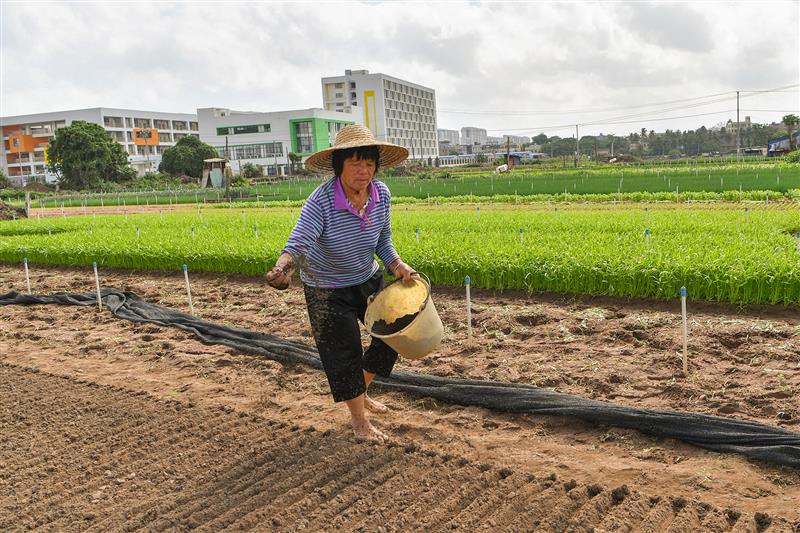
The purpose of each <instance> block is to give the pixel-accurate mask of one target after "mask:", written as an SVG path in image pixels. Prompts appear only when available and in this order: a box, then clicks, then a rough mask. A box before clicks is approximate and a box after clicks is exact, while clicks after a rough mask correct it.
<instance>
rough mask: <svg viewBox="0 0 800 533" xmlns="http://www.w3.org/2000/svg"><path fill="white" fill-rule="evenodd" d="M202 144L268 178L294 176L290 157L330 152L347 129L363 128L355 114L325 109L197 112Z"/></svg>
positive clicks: (235, 165)
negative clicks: (253, 166)
mask: <svg viewBox="0 0 800 533" xmlns="http://www.w3.org/2000/svg"><path fill="white" fill-rule="evenodd" d="M197 118H198V121H199V123H200V140H202V141H203V142H205V143H207V144H210V145H211V146H213V147H214V148H216V149H217V151H218V152H219V155H220V157H224V158H227V159H229V160H230V161H231V166H232V170H233V171H234V172H238V171H239V170H240V169H241V165H243V164H245V163H253V164H256V165H262V166H263V167H264V171H265V173H266V174H267V175H268V176H276V175H277V176H282V175H285V174H287V173H288V170H289V169H288V165H289V163H290V161H289V153H294V154H296V155H297V156H298V157H300V159H301V160H303V159H305V158H306V157H307V156H309V155H311V154H313V153H314V152H317V151H319V150H322V149H324V148H328V147H329V146H331V145H332V144H333V141H334V140H335V139H336V133H337V132H338V131H339V130H340V129H341V128H342V126H344V125H346V124H355V123H360V120H359V117H357V116H354V114H353V113H350V112H344V111H342V112H336V111H326V110H324V109H298V110H292V111H274V112H265V113H260V112H254V111H234V110H231V109H225V108H218V107H208V108H202V109H198V110H197Z"/></svg>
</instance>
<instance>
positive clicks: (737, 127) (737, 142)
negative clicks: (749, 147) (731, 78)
mask: <svg viewBox="0 0 800 533" xmlns="http://www.w3.org/2000/svg"><path fill="white" fill-rule="evenodd" d="M739 146H740V141H739V91H736V159H737V160H739V154H740V148H739Z"/></svg>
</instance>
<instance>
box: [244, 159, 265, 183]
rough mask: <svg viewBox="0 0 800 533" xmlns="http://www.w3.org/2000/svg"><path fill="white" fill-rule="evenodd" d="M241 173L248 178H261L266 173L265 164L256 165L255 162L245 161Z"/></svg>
mask: <svg viewBox="0 0 800 533" xmlns="http://www.w3.org/2000/svg"><path fill="white" fill-rule="evenodd" d="M239 174H240V175H241V176H242V177H243V178H245V179H248V180H252V179H255V178H260V177H262V176H263V175H264V165H256V164H254V163H245V164H244V165H242V170H241V171H240V172H239Z"/></svg>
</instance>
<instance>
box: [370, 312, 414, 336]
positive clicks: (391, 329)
mask: <svg viewBox="0 0 800 533" xmlns="http://www.w3.org/2000/svg"><path fill="white" fill-rule="evenodd" d="M418 314H419V313H412V314H410V315H405V316H401V317H400V318H398V319H397V320H395V321H394V322H392V323H390V324H387V323H386V321H385V320H384V319H382V318H379V319H378V320H376V321H375V322H374V323H373V324H372V331H373V332H374V333H377V334H378V335H392V334H394V333H397V332H398V331H401V330H402V329H403V328H405V327H406V326H408V325H409V324H411V323H412V322H413V321H414V319H415V318H417V315H418Z"/></svg>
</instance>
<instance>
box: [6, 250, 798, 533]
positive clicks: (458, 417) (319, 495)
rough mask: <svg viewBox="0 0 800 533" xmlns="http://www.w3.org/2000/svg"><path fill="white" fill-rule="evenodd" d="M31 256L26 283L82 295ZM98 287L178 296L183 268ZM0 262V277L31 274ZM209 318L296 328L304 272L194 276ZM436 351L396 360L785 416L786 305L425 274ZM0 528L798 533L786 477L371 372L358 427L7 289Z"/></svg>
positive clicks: (791, 359) (176, 349) (168, 298)
mask: <svg viewBox="0 0 800 533" xmlns="http://www.w3.org/2000/svg"><path fill="white" fill-rule="evenodd" d="M91 275H92V274H91V268H87V269H85V270H76V269H56V268H37V267H36V266H35V265H31V284H32V288H33V291H34V292H36V293H50V292H89V291H93V283H94V282H93V279H92V277H91ZM101 282H102V284H103V286H107V287H115V288H118V289H123V290H130V291H133V292H136V293H137V294H139V295H141V296H142V297H144V298H146V299H147V300H149V301H153V302H156V303H159V304H161V305H166V306H169V307H175V308H179V309H184V310H188V303H187V302H186V299H185V293H184V292H183V291H184V289H183V278H182V273H180V272H176V273H174V274H172V273H170V274H154V273H142V272H130V271H102V270H101ZM24 288H25V282H24V278H23V275H22V270H21V268H18V267H17V266H14V265H0V292H7V291H9V290H17V291H20V292H22V291H24ZM192 294H193V297H194V305H195V309H196V311H197V314H198V315H199V316H201V317H202V318H204V319H207V320H213V321H217V322H222V323H227V324H231V325H236V326H239V327H244V328H249V329H253V330H258V331H265V332H269V333H273V334H278V335H282V336H284V337H286V338H290V339H294V340H299V341H302V342H305V343H308V344H311V343H312V340H311V338H310V332H309V328H308V324H307V318H306V316H305V306H304V302H303V297H302V292H301V291H300V289H299V288H298V287H293V288H292V289H290V290H289V291H285V292H275V291H273V290H271V289H269V288H268V287H267V286H266V285H265V284H264V283H263V282H262V281H261V280H259V279H255V278H244V277H233V276H216V275H195V276H194V277H193V278H192ZM434 299H435V302H436V305H437V308H438V309H439V312H440V315H441V316H442V318H443V320H444V322H445V329H446V336H445V341H444V344H443V346H442V348H441V349H440V350H439V351H438V352H437V353H435V354H434V355H432V356H430V357H428V358H425V359H423V360H421V361H417V362H402V363H401V364H400V366H401V367H404V368H410V369H413V370H415V371H418V372H427V373H434V374H439V375H452V376H462V377H469V378H475V379H495V380H502V381H512V382H520V383H531V384H536V385H539V386H542V387H547V388H551V389H554V390H558V391H561V392H568V393H572V394H578V395H581V396H585V397H591V398H596V399H601V400H608V401H612V402H617V403H620V404H626V405H632V406H637V407H657V408H669V409H676V410H686V411H692V412H702V413H710V414H718V415H723V416H734V417H738V418H744V419H750V420H757V421H759V422H763V423H766V424H770V425H775V426H781V427H785V428H787V429H792V430H795V431H800V397H799V396H798V395H797V390H798V385H799V384H800V375H798V366H800V311H798V310H797V309H786V308H772V307H758V308H749V309H737V308H733V307H731V306H724V305H713V304H702V305H701V304H698V303H693V302H690V303H689V314H690V344H689V346H690V374H689V376H688V377H683V376H682V375H681V373H680V367H681V361H680V356H679V350H680V315H679V311H680V305H679V303H678V302H671V303H660V302H630V301H625V300H620V299H606V298H581V299H564V298H562V297H558V296H554V295H532V296H528V295H525V294H519V293H512V292H505V293H491V292H485V291H479V290H473V303H474V315H473V332H474V339H473V341H472V342H471V343H470V342H468V341H467V339H466V327H465V323H464V320H465V316H464V315H465V313H464V308H463V297H462V294H461V291H455V290H445V289H435V290H434ZM0 376H2V377H0V443H2V445H0V531H7V530H11V531H14V530H27V529H41V530H53V531H56V530H57V531H74V530H83V529H93V530H96V531H108V530H138V529H142V530H157V531H166V530H173V531H178V530H186V529H190V528H199V529H202V530H207V531H218V530H221V529H223V528H225V527H229V528H231V529H237V530H238V529H248V528H250V529H256V530H265V531H272V530H276V531H284V530H285V531H290V530H291V531H295V530H299V529H304V530H307V531H328V530H329V531H440V530H450V531H452V530H460V531H472V530H480V529H485V530H492V531H589V530H592V528H593V529H594V531H674V532H695V531H737V532H739V531H762V530H766V531H800V505H798V504H800V472H797V471H796V470H793V469H790V468H786V467H778V466H772V465H766V464H762V463H758V462H754V461H751V460H748V459H745V458H744V457H742V456H739V455H735V454H720V453H715V452H709V451H705V450H702V449H699V448H695V447H693V446H690V445H688V444H684V443H681V442H678V441H673V440H667V439H658V438H654V437H650V436H647V435H643V434H640V433H638V432H635V431H629V430H621V429H617V428H613V427H605V426H596V425H594V424H591V423H588V422H583V421H579V420H574V419H566V418H558V417H530V416H519V415H510V414H504V413H497V412H492V411H488V410H485V409H478V408H472V407H461V406H454V405H441V404H437V403H436V402H433V401H432V400H430V399H426V398H415V397H411V396H406V395H402V394H398V393H386V392H381V391H375V396H376V397H377V398H379V399H380V400H382V401H384V402H385V403H387V404H388V405H389V406H390V408H391V411H390V413H388V414H385V415H375V416H373V420H375V422H376V424H377V425H378V426H379V427H380V428H381V429H382V430H383V431H386V432H387V433H389V434H391V436H392V441H391V442H390V443H389V444H387V445H376V444H369V443H361V442H357V441H355V439H353V438H352V437H351V435H350V432H349V429H348V427H347V415H346V412H345V409H344V408H343V406H341V405H334V404H333V403H332V402H331V400H330V397H329V395H328V391H327V384H326V382H325V380H324V377H323V376H322V375H321V374H320V373H318V372H317V371H315V370H311V369H307V368H303V367H299V366H282V365H280V364H278V363H275V362H272V361H268V360H263V359H259V358H257V357H254V356H251V355H247V354H242V353H238V352H236V351H235V350H232V349H230V348H226V347H222V346H209V345H204V344H202V343H200V342H199V341H197V340H195V339H194V338H193V337H191V335H190V334H188V333H185V332H183V331H181V330H178V329H173V328H162V327H159V326H155V325H137V324H133V323H130V322H127V321H123V320H119V319H116V318H114V317H113V316H112V315H111V314H110V312H108V311H103V312H102V313H100V312H98V311H97V309H96V308H79V307H66V306H65V307H61V306H34V307H22V306H4V307H0Z"/></svg>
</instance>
